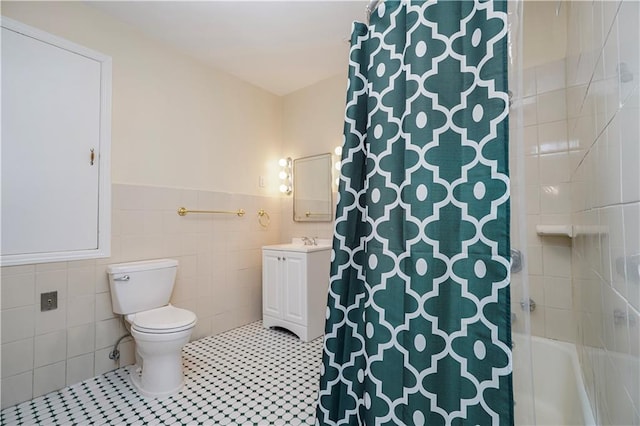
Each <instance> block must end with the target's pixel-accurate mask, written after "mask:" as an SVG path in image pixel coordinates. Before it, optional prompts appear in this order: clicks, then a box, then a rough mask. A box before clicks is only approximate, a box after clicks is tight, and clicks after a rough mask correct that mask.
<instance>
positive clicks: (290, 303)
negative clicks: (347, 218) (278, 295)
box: [282, 251, 307, 325]
mask: <svg viewBox="0 0 640 426" xmlns="http://www.w3.org/2000/svg"><path fill="white" fill-rule="evenodd" d="M282 271H283V274H282V275H283V280H282V288H283V295H282V296H283V297H282V299H283V308H284V310H283V316H282V318H283V319H285V320H287V321H291V322H294V323H296V324H300V325H306V324H307V255H306V254H304V253H296V252H290V251H289V252H286V251H285V252H282Z"/></svg>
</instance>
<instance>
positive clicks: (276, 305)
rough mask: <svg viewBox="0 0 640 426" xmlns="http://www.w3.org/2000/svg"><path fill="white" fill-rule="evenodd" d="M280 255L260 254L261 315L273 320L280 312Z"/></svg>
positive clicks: (279, 253)
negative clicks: (271, 317)
mask: <svg viewBox="0 0 640 426" xmlns="http://www.w3.org/2000/svg"><path fill="white" fill-rule="evenodd" d="M281 263H282V253H281V252H279V251H274V250H264V251H263V252H262V313H263V315H271V316H273V317H275V318H280V317H281V316H282V312H281V302H280V297H281V296H280V294H281V287H282V285H281V283H280V282H281V281H282V278H281V277H282V270H281V268H282V265H281Z"/></svg>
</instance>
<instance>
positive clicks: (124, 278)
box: [113, 275, 131, 281]
mask: <svg viewBox="0 0 640 426" xmlns="http://www.w3.org/2000/svg"><path fill="white" fill-rule="evenodd" d="M130 279H131V277H130V276H129V275H123V276H121V277H115V278H114V279H113V280H114V281H129V280H130Z"/></svg>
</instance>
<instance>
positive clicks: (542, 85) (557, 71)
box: [536, 60, 565, 94]
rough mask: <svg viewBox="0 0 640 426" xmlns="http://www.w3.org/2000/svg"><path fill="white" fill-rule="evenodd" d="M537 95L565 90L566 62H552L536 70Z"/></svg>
mask: <svg viewBox="0 0 640 426" xmlns="http://www.w3.org/2000/svg"><path fill="white" fill-rule="evenodd" d="M536 85H537V93H538V94H541V93H546V92H550V91H553V90H558V89H564V88H565V62H564V60H561V61H555V62H550V63H548V64H544V65H541V66H539V67H537V68H536Z"/></svg>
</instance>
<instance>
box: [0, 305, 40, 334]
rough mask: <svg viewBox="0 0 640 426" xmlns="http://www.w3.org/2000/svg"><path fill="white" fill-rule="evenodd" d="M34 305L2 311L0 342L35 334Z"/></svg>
mask: <svg viewBox="0 0 640 426" xmlns="http://www.w3.org/2000/svg"><path fill="white" fill-rule="evenodd" d="M34 312H35V311H34V306H33V305H31V306H24V307H21V308H13V309H5V310H3V311H2V321H0V322H1V323H2V343H7V342H12V341H15V340H21V339H26V338H28V337H33V336H34V335H35V323H34Z"/></svg>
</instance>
